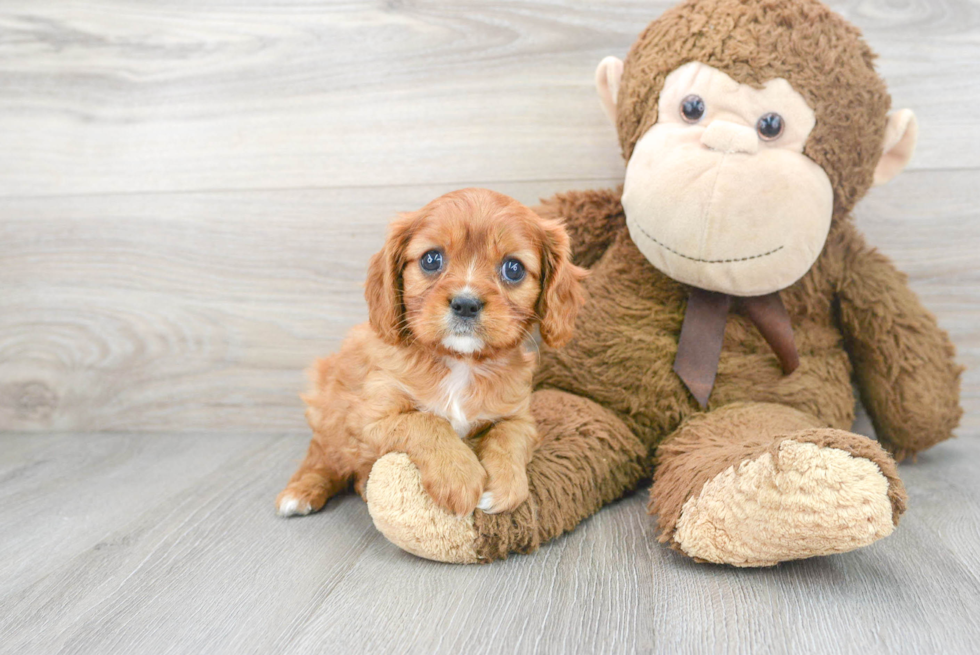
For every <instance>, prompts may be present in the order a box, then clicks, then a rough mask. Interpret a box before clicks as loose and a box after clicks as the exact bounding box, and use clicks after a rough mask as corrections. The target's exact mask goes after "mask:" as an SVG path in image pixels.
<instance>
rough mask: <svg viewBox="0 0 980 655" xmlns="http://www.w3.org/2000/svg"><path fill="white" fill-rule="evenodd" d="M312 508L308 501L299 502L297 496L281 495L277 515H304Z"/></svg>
mask: <svg viewBox="0 0 980 655" xmlns="http://www.w3.org/2000/svg"><path fill="white" fill-rule="evenodd" d="M312 509H313V508H312V507H311V506H310V504H309V503H308V502H300V500H299V498H294V497H293V496H283V499H282V500H280V501H279V516H297V515H299V516H305V515H307V514H309V513H310V511H311V510H312Z"/></svg>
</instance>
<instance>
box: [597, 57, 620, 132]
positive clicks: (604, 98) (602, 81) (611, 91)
mask: <svg viewBox="0 0 980 655" xmlns="http://www.w3.org/2000/svg"><path fill="white" fill-rule="evenodd" d="M622 78H623V61H622V60H621V59H617V58H616V57H606V58H605V59H603V60H602V61H600V62H599V67H598V68H596V69H595V88H596V91H598V92H599V102H600V103H602V111H604V112H606V116H607V117H608V118H609V120H610V121H612V124H613V125H615V124H616V98H618V97H619V81H620V80H621V79H622Z"/></svg>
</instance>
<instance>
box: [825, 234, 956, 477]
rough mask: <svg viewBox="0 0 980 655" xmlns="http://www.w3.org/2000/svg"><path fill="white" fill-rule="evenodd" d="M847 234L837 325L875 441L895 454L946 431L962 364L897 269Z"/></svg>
mask: <svg viewBox="0 0 980 655" xmlns="http://www.w3.org/2000/svg"><path fill="white" fill-rule="evenodd" d="M847 236H848V238H846V239H845V241H846V242H847V245H846V246H845V248H846V255H845V258H844V270H843V278H842V281H841V286H840V290H839V297H840V319H841V325H842V328H843V331H844V337H845V340H846V342H847V343H846V345H847V349H848V352H849V354H850V357H851V360H852V362H853V363H854V369H855V373H856V376H857V382H858V386H859V387H860V392H861V400H862V402H863V403H864V405H865V408H866V409H867V410H868V413H869V414H870V415H871V419H872V422H873V423H874V427H875V433H876V434H877V436H878V440H879V441H880V442H881V443H882V445H884V446H886V447H888V448H889V449H890V450H891V451H892V452H893V453H894V454H895V458H896V459H897V460H901V459H904V458H905V457H907V456H909V455H914V454H915V453H917V452H919V451H920V450H925V449H926V448H928V447H930V446H932V445H933V444H935V443H937V442H939V441H943V440H944V439H949V438H950V437H951V436H953V435H952V430H953V428H955V427H956V425H957V424H958V423H959V420H960V416H961V415H962V413H963V411H962V409H961V408H960V405H959V388H960V373H961V372H962V368H961V367H960V366H958V365H957V364H956V362H955V361H954V359H953V358H954V354H955V349H954V347H953V344H952V343H951V342H950V340H949V336H948V335H947V334H946V333H945V332H944V331H943V330H942V329H940V328H939V326H938V325H937V324H936V318H935V317H934V316H933V315H932V314H931V313H930V312H929V311H928V310H927V309H925V307H923V306H922V304H921V303H920V301H919V299H918V297H916V295H915V293H914V292H913V291H912V290H911V289H910V288H909V287H908V284H907V278H906V276H905V274H904V273H901V272H899V271H898V270H896V269H895V267H894V266H893V265H892V263H891V261H889V259H888V258H887V257H885V256H884V255H882V254H881V253H879V252H877V251H876V250H874V249H872V248H869V247H868V246H867V245H866V244H865V243H864V239H863V237H861V236H860V235H859V234H858V233H857V231H856V230H852V231H851V234H849V235H847Z"/></svg>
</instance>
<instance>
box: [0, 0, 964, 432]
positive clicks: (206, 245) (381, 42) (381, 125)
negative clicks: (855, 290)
mask: <svg viewBox="0 0 980 655" xmlns="http://www.w3.org/2000/svg"><path fill="white" fill-rule="evenodd" d="M672 4H673V2H662V1H656V2H634V1H629V0H617V1H615V2H608V3H602V4H600V3H595V2H585V1H577V0H528V1H523V2H518V1H514V2H501V3H496V2H494V3H491V2H457V1H449V0H442V1H432V2H429V1H422V2H399V1H392V2H386V3H382V2H365V1H351V2H324V1H322V0H320V1H313V0H266V1H264V2H246V1H245V0H218V1H215V2H206V3H202V2H200V1H193V2H191V1H183V0H170V1H167V2H163V1H158V0H115V1H113V0H93V1H87V2H81V1H79V2H71V3H65V2H64V1H63V0H10V1H8V2H4V3H3V4H0V429H6V430H28V431H37V430H72V431H102V430H113V431H162V430H166V431H184V430H195V431H222V432H244V431H253V432H254V431H281V430H302V429H304V422H303V418H302V410H301V406H300V403H299V400H298V398H297V393H298V392H299V391H300V390H301V389H302V387H303V385H304V378H303V374H302V370H303V369H304V367H306V366H307V365H308V364H309V363H310V361H311V360H312V359H313V358H314V357H315V356H317V355H319V354H323V353H326V352H328V351H330V350H331V349H333V348H335V347H336V346H337V344H338V342H339V339H340V338H341V337H342V335H343V334H344V332H345V331H346V330H347V328H349V327H350V326H351V325H353V324H354V323H356V322H358V321H361V320H363V319H364V318H365V316H366V311H365V307H364V303H363V299H362V296H361V283H362V280H363V277H364V270H365V264H366V261H367V258H368V256H369V255H370V254H371V253H372V252H373V251H374V250H376V249H377V248H378V246H379V245H380V243H381V239H382V233H383V228H384V225H385V223H386V222H387V220H388V219H389V217H390V216H392V215H393V214H394V213H395V212H396V211H399V210H406V209H413V208H416V207H418V206H420V205H421V204H423V203H424V202H426V201H427V200H429V199H430V198H432V197H434V196H436V195H438V194H440V193H443V192H445V191H448V190H450V189H453V188H457V187H461V186H472V185H476V186H487V187H492V188H495V189H498V190H500V191H503V192H505V193H509V194H511V195H514V196H515V197H517V198H518V199H520V200H522V201H524V202H528V203H533V202H534V201H535V200H536V199H537V198H539V197H541V196H545V195H548V194H551V193H553V192H556V191H560V190H565V189H574V188H590V187H599V186H609V185H614V184H616V183H617V182H618V181H619V180H620V179H621V177H622V173H623V168H622V163H621V160H620V158H619V154H618V152H617V147H616V140H615V135H614V132H613V130H612V128H611V127H610V126H609V125H608V124H607V123H606V121H605V119H604V117H603V115H602V113H601V111H600V109H599V106H598V103H597V101H596V99H595V95H594V92H593V90H592V74H593V70H594V67H595V65H596V63H597V62H598V61H599V60H600V59H601V58H602V57H603V56H605V55H607V54H615V55H618V56H624V55H625V53H626V50H627V48H628V47H629V45H630V44H631V43H632V41H633V40H634V38H635V37H636V35H637V33H638V32H639V31H640V30H641V29H642V27H643V26H644V25H645V24H646V23H647V22H648V21H649V20H650V19H651V18H653V17H655V16H656V15H658V14H659V13H660V12H661V11H662V10H663V9H665V8H666V7H668V6H670V5H672ZM831 4H832V5H833V6H834V8H835V9H837V10H838V11H840V12H841V13H843V14H844V15H845V16H846V17H848V18H849V19H850V20H852V21H853V22H855V23H856V24H858V25H859V26H860V27H862V28H863V29H864V31H865V34H866V36H867V38H868V40H869V41H870V42H871V44H872V46H873V47H874V48H875V49H876V50H877V51H878V52H879V53H880V54H881V59H880V60H879V66H880V70H881V72H882V73H883V74H884V76H885V77H886V79H887V80H888V81H889V83H890V86H891V90H892V94H893V97H894V101H895V105H896V106H897V107H910V108H912V109H913V110H915V111H916V113H917V114H918V116H919V119H920V125H921V140H920V145H919V150H918V152H917V154H916V157H915V159H914V161H913V163H912V165H911V167H910V171H909V172H907V173H906V174H904V175H903V176H902V177H900V178H899V179H898V180H897V181H895V182H893V183H892V184H891V185H890V186H888V187H885V188H882V189H876V190H875V191H874V192H873V193H872V194H871V195H870V197H869V198H867V199H866V200H865V201H864V203H863V204H862V205H861V206H860V209H859V212H858V217H859V223H860V225H861V226H862V228H863V229H864V230H865V231H866V232H867V233H868V235H869V238H870V240H871V241H872V242H873V243H875V244H877V245H879V246H880V247H881V249H882V250H883V251H884V252H886V253H888V254H889V255H891V256H892V257H894V258H895V260H897V262H898V263H899V265H900V266H901V267H902V268H904V269H905V270H906V271H908V272H909V274H910V276H911V280H912V284H913V286H914V287H915V289H916V290H917V291H918V292H919V293H920V294H921V295H922V296H923V298H924V300H925V302H926V303H927V304H928V306H929V307H930V308H932V309H933V310H934V311H935V312H936V313H937V315H938V316H939V319H940V322H941V323H942V324H943V326H944V327H946V328H947V329H948V330H950V332H951V333H952V335H953V338H954V339H955V341H956V342H957V344H958V346H959V349H960V357H961V360H962V361H963V362H964V363H965V364H967V365H968V366H969V367H970V370H969V371H968V372H967V374H966V377H965V379H964V405H965V406H966V408H967V410H968V414H967V416H966V418H965V427H966V429H969V428H971V427H972V428H976V427H977V426H980V411H978V410H980V375H978V374H977V372H976V371H977V369H978V364H980V255H978V246H980V209H978V200H980V192H978V186H980V184H978V183H980V147H978V146H980V122H978V121H977V120H976V115H977V112H976V110H975V109H974V108H975V107H976V106H977V104H978V102H980V5H978V4H977V3H976V2H969V1H967V0H863V1H844V2H832V3H831ZM974 101H978V102H974Z"/></svg>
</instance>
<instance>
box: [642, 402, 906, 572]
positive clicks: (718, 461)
mask: <svg viewBox="0 0 980 655" xmlns="http://www.w3.org/2000/svg"><path fill="white" fill-rule="evenodd" d="M716 414H717V416H713V415H716ZM810 421H815V419H812V418H811V417H807V416H806V415H804V414H802V413H798V412H796V410H792V409H789V408H785V407H779V406H759V405H755V404H745V405H739V406H733V407H730V408H722V409H721V410H716V411H715V412H710V413H709V414H706V415H703V416H700V417H696V418H695V419H693V420H691V421H689V422H688V423H687V424H685V425H684V426H682V427H681V428H680V430H679V431H678V432H679V434H678V435H677V437H676V439H675V440H672V441H671V442H668V444H665V445H664V446H663V447H662V452H661V453H659V454H660V456H661V470H660V471H658V473H657V476H656V482H655V483H654V487H653V490H652V492H651V495H652V498H653V501H652V506H653V509H654V510H656V511H657V512H659V513H660V523H661V528H662V529H663V534H662V535H661V540H663V541H669V542H670V544H671V546H672V547H674V548H675V549H677V550H679V551H681V552H683V553H685V554H686V555H688V556H690V557H693V558H695V559H697V560H704V561H708V562H715V563H719V564H731V565H734V566H771V565H773V564H777V563H779V562H783V561H787V560H794V559H803V558H807V557H813V556H816V555H830V554H833V553H843V552H847V551H849V550H854V549H856V548H860V547H862V546H867V545H868V544H871V543H873V542H875V541H877V540H878V539H881V538H882V537H886V536H888V535H889V534H891V533H892V531H893V530H894V528H895V525H896V524H897V523H898V517H899V516H900V514H901V513H902V512H903V511H904V509H905V492H904V488H903V487H902V483H901V481H900V480H899V479H898V477H897V475H896V472H895V464H894V461H893V460H892V459H891V457H890V456H889V455H888V454H887V453H885V451H884V450H883V449H882V448H881V447H880V446H878V444H877V443H875V442H873V441H871V440H870V439H867V438H866V437H862V436H860V435H856V434H853V433H850V432H845V431H843V430H835V429H831V428H825V427H813V428H807V427H803V424H805V423H807V422H810ZM794 424H795V425H794ZM780 425H783V426H793V427H797V428H802V429H797V430H795V431H791V432H789V433H785V432H784V433H783V434H782V435H779V434H773V432H778V429H777V428H778V426H780ZM767 432H768V433H769V434H767ZM695 469H700V470H699V471H698V473H700V472H701V471H704V470H708V471H710V472H709V474H708V475H706V476H702V475H698V473H695V474H694V475H693V476H692V475H690V473H692V472H694V470H695Z"/></svg>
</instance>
